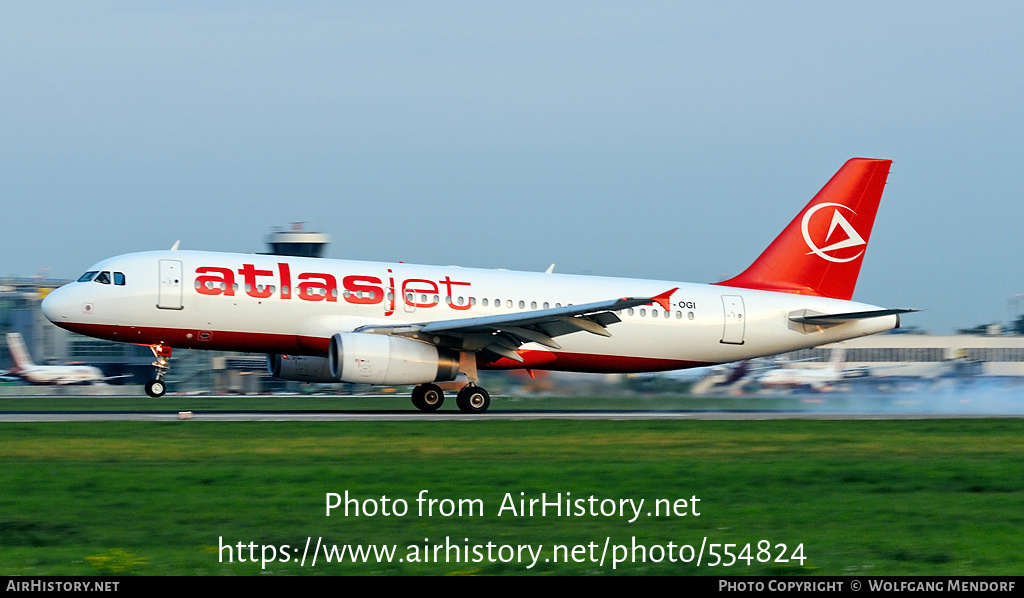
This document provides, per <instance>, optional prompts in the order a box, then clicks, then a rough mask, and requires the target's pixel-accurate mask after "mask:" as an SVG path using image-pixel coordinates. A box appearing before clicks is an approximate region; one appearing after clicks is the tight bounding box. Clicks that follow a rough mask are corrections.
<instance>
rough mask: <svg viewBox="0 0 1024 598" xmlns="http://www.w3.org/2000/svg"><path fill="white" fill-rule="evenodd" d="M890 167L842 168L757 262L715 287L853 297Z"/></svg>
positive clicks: (865, 163) (863, 161)
mask: <svg viewBox="0 0 1024 598" xmlns="http://www.w3.org/2000/svg"><path fill="white" fill-rule="evenodd" d="M890 165H892V160H873V159H867V158H854V159H852V160H850V161H849V162H847V163H846V164H844V165H843V167H842V168H840V169H839V172H837V173H836V174H835V176H833V177H832V179H831V180H830V181H829V182H828V183H826V184H825V186H824V187H822V189H821V191H819V192H818V194H817V195H815V196H814V199H812V200H811V203H809V204H807V207H805V208H804V209H803V210H802V211H801V212H800V214H798V215H797V217H796V218H794V219H793V221H792V222H790V223H789V226H787V227H786V229H785V230H784V231H782V234H780V235H779V236H778V237H777V238H776V239H775V241H774V242H772V244H771V245H769V246H768V249H765V251H764V253H762V254H761V257H759V258H757V261H755V262H754V263H753V264H752V265H751V266H750V267H749V268H747V269H746V270H745V271H744V272H743V273H742V274H740V275H739V276H736V277H735V278H731V279H729V280H726V281H724V282H719V283H716V284H719V285H722V286H728V287H740V288H744V289H758V290H764V291H779V292H783V293H796V294H800V295H818V296H821V297H833V298H836V299H849V298H850V297H852V296H853V288H854V286H856V284H857V275H858V274H859V273H860V265H861V262H863V260H864V250H865V249H866V248H867V244H868V239H869V238H870V236H871V226H872V225H873V224H874V222H875V213H876V212H877V211H878V203H879V201H881V199H882V190H883V189H884V188H885V179H886V178H887V177H888V176H889V166H890Z"/></svg>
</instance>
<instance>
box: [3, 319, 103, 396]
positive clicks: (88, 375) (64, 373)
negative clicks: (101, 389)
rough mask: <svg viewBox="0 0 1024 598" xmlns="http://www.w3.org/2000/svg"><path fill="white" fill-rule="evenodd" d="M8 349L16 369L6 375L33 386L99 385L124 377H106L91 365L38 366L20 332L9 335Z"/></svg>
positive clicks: (9, 333)
mask: <svg viewBox="0 0 1024 598" xmlns="http://www.w3.org/2000/svg"><path fill="white" fill-rule="evenodd" d="M7 347H8V348H9V349H10V351H11V358H13V359H14V366H15V367H14V368H13V369H11V370H9V371H7V372H5V375H6V376H8V377H14V378H20V379H22V380H24V381H26V382H30V383H32V384H57V385H62V386H63V385H66V384H98V383H101V382H106V381H107V380H112V379H114V378H122V377H123V376H104V375H103V372H102V371H100V369H99V368H97V367H93V366H90V365H36V364H35V362H33V361H32V355H31V354H30V353H29V352H28V347H26V346H25V339H24V338H22V336H21V334H20V333H18V332H8V333H7Z"/></svg>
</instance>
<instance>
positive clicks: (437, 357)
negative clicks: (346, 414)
mask: <svg viewBox="0 0 1024 598" xmlns="http://www.w3.org/2000/svg"><path fill="white" fill-rule="evenodd" d="M327 361H328V362H329V363H330V367H331V375H332V376H333V378H334V380H335V381H336V382H352V383H357V384H423V383H426V382H447V381H451V380H455V377H456V376H457V375H458V374H459V354H458V352H457V351H452V350H450V349H439V348H438V347H436V346H434V345H430V344H427V343H421V342H419V341H414V340H410V339H407V338H402V337H397V336H387V335H383V334H366V333H359V332H347V333H340V334H335V335H334V336H332V337H331V344H330V349H329V351H328V355H327Z"/></svg>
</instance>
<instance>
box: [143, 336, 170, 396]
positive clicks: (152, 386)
mask: <svg viewBox="0 0 1024 598" xmlns="http://www.w3.org/2000/svg"><path fill="white" fill-rule="evenodd" d="M149 350H150V351H152V352H153V357H155V358H156V361H154V362H153V367H154V368H156V379H154V380H150V381H149V382H146V394H147V395H149V396H151V397H153V398H154V399H157V398H160V397H162V396H164V393H165V392H167V384H165V383H164V375H165V374H166V373H167V371H168V370H169V369H171V366H169V365H168V361H169V360H170V358H171V347H166V346H164V345H150V346H149Z"/></svg>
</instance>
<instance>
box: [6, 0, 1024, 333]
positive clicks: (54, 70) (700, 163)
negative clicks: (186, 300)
mask: <svg viewBox="0 0 1024 598" xmlns="http://www.w3.org/2000/svg"><path fill="white" fill-rule="evenodd" d="M1022 29H1024V5H1022V4H1020V3H1013V2H985V3H980V4H974V5H969V4H967V3H941V2H900V3H889V2H859V3H856V4H853V5H849V4H847V3H842V4H839V3H811V2H806V3H786V2H775V3H757V2H753V3H687V2H629V3H626V2H620V3H612V2H514V3H512V2H510V3H495V2H431V3H423V2H373V3H340V2H288V3H270V2H266V3H261V2H90V3H81V2H32V3H24V2H8V1H0V82H2V84H0V201H2V202H3V206H4V211H3V214H4V215H3V221H4V225H3V227H2V229H0V248H2V253H0V255H2V259H0V275H21V276H30V275H35V274H39V273H45V274H46V275H48V276H54V277H73V276H77V275H78V274H79V273H80V272H81V271H84V270H85V268H86V267H87V266H89V265H90V264H92V263H94V262H96V261H99V260H100V259H102V258H105V257H109V256H111V255H116V254H119V253H126V252H131V251H139V250H145V249H161V248H167V247H170V246H171V244H173V243H174V242H175V241H176V240H179V239H180V240H181V243H182V247H184V248H190V249H209V250H227V251H261V250H262V249H263V236H264V235H265V234H266V233H267V232H268V231H269V230H270V228H271V227H273V226H282V225H287V224H288V223H290V222H293V221H303V222H306V223H307V228H309V229H314V230H320V231H323V232H326V233H328V234H330V235H331V236H332V238H333V243H332V245H331V247H330V249H329V251H328V253H329V256H330V257H339V258H341V257H346V258H356V259H370V260H384V261H387V260H404V261H407V262H423V263H440V264H460V265H464V266H479V267H494V268H513V269H525V270H543V269H545V268H547V266H548V265H549V264H551V263H552V262H554V263H556V264H557V266H556V269H557V270H558V271H560V272H572V273H590V274H606V275H613V276H635V277H641V278H662V279H671V280H680V281H697V282H700V281H709V282H710V281H715V280H720V279H721V278H723V277H725V276H728V275H732V274H736V273H738V272H739V271H741V270H742V269H744V268H745V267H746V266H747V265H748V264H749V263H750V262H751V261H752V260H753V259H754V258H755V257H756V256H757V255H758V254H759V253H760V252H761V250H762V249H763V248H764V247H765V246H767V244H768V243H769V242H771V240H772V239H773V238H774V237H775V235H776V234H778V232H779V231H780V230H781V229H782V228H783V227H784V226H785V225H786V224H787V223H788V222H789V221H790V220H791V219H792V217H793V216H794V215H795V214H796V213H797V211H799V210H800V208H802V207H803V205H804V204H805V203H806V202H807V201H808V200H809V199H810V197H811V196H813V195H814V193H815V192H817V190H818V189H819V188H820V187H821V186H822V185H823V184H824V183H825V182H826V181H827V180H828V178H829V177H830V176H831V175H832V174H833V173H834V172H835V171H836V170H837V169H838V168H839V167H840V166H841V165H842V164H843V162H845V161H846V160H847V159H848V158H851V157H854V156H865V157H878V158H891V159H893V160H894V161H895V162H894V165H893V168H892V172H891V174H890V176H889V184H888V187H887V189H886V193H885V196H884V198H883V203H882V207H881V209H880V210H879V215H878V220H877V221H876V224H875V228H874V231H873V233H872V240H871V246H870V248H869V249H868V251H867V255H866V260H865V262H864V267H863V269H862V272H861V279H860V283H859V285H858V288H857V292H856V294H855V295H854V298H855V299H858V300H862V301H866V302H869V303H874V304H878V305H885V306H893V307H920V308H924V309H926V310H927V311H925V312H923V313H921V314H916V315H913V316H907V317H906V318H905V319H904V321H905V323H907V324H911V325H918V326H921V327H923V328H927V329H930V330H932V331H934V332H951V331H953V330H955V329H956V328H959V327H966V326H973V325H975V324H981V323H987V322H995V321H1007V320H1009V319H1011V318H1012V317H1014V316H1015V315H1016V314H1015V313H1014V312H1013V311H1012V310H1011V309H1010V308H1009V304H1008V300H1009V298H1010V297H1011V296H1013V295H1014V294H1017V293H1024V265H1022V260H1021V258H1020V250H1021V249H1022V245H1024V244H1022V242H1021V233H1020V221H1021V216H1022V214H1024V209H1022V208H1021V204H1020V198H1019V194H1020V190H1021V189H1022V188H1024V175H1022V174H1021V166H1020V165H1021V162H1022V158H1024V151H1022V147H1024V141H1022V140H1024V126H1022V119H1024V117H1022V107H1024V89H1022V85H1024V82H1022V78H1021V76H1020V74H1021V73H1022V72H1024V68H1022V67H1024V64H1022V48H1024V45H1022V44H1021V43H1020V42H1019V40H1018V37H1019V32H1020V31H1021V30H1022Z"/></svg>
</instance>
